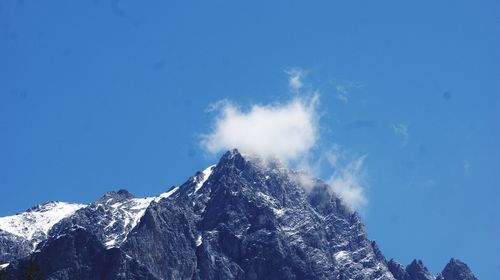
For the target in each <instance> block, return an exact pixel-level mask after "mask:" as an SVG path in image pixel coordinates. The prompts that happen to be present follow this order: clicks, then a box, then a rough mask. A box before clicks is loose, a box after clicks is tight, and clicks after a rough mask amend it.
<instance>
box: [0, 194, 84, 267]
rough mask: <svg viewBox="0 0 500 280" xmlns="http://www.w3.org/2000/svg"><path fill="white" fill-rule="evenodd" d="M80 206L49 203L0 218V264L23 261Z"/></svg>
mask: <svg viewBox="0 0 500 280" xmlns="http://www.w3.org/2000/svg"><path fill="white" fill-rule="evenodd" d="M82 207H85V205H84V204H75V203H66V202H58V201H51V202H47V203H45V204H41V205H36V206H34V207H32V208H30V209H28V210H27V211H26V212H23V213H20V214H16V215H13V216H7V217H1V218H0V264H1V263H7V262H9V261H10V260H11V259H13V258H19V257H24V256H26V255H28V254H29V253H30V252H31V251H33V249H34V248H35V247H36V245H37V244H38V243H40V242H41V241H43V240H45V239H46V238H47V234H48V232H49V230H50V229H51V228H52V227H53V226H54V225H55V224H56V223H57V222H59V221H60V220H62V219H64V218H66V217H68V216H71V215H73V214H74V213H75V212H76V211H77V210H78V209H80V208H82Z"/></svg>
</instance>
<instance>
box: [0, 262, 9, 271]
mask: <svg viewBox="0 0 500 280" xmlns="http://www.w3.org/2000/svg"><path fill="white" fill-rule="evenodd" d="M7 266H9V264H8V263H4V264H0V270H2V269H4V268H6V267H7Z"/></svg>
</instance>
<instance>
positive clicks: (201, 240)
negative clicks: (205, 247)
mask: <svg viewBox="0 0 500 280" xmlns="http://www.w3.org/2000/svg"><path fill="white" fill-rule="evenodd" d="M201 243H203V237H202V236H201V235H199V236H198V238H196V247H199V246H200V245H201Z"/></svg>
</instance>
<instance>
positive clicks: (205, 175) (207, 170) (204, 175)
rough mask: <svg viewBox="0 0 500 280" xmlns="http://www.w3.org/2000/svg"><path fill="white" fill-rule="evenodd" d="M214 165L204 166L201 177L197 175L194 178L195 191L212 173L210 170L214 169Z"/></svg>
mask: <svg viewBox="0 0 500 280" xmlns="http://www.w3.org/2000/svg"><path fill="white" fill-rule="evenodd" d="M214 167H215V165H211V166H209V167H207V168H205V170H203V171H202V177H201V178H198V177H195V178H194V180H195V183H196V188H195V189H194V192H195V193H196V192H197V191H198V190H199V189H200V188H201V187H202V186H203V184H204V183H205V182H206V181H207V179H208V177H210V175H212V170H213V169H214Z"/></svg>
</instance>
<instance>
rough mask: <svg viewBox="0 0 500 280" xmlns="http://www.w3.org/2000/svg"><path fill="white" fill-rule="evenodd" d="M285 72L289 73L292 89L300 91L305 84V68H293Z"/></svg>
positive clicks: (289, 84) (289, 83)
mask: <svg viewBox="0 0 500 280" xmlns="http://www.w3.org/2000/svg"><path fill="white" fill-rule="evenodd" d="M285 73H287V74H288V86H289V87H290V89H291V90H292V91H294V92H298V91H300V89H301V88H302V87H303V86H304V84H303V82H302V78H303V77H304V75H305V72H304V70H302V69H300V68H293V69H290V70H288V71H286V72H285Z"/></svg>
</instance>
